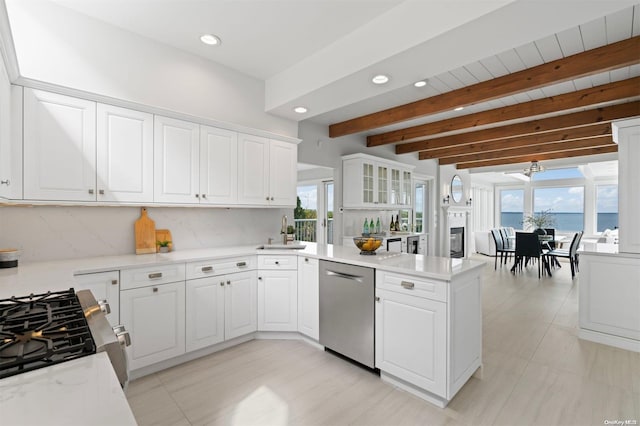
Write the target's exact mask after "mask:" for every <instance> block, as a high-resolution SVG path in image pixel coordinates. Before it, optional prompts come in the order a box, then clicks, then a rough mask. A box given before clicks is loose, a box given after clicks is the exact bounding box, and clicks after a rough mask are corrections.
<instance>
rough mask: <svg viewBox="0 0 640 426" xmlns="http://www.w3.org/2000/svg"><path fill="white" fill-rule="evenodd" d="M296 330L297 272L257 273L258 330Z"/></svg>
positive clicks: (272, 271) (271, 271)
mask: <svg viewBox="0 0 640 426" xmlns="http://www.w3.org/2000/svg"><path fill="white" fill-rule="evenodd" d="M297 329H298V273H297V271H295V270H293V271H292V270H289V271H277V270H265V271H259V272H258V330H261V331H296V330H297Z"/></svg>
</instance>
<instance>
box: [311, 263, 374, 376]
mask: <svg viewBox="0 0 640 426" xmlns="http://www.w3.org/2000/svg"><path fill="white" fill-rule="evenodd" d="M374 303H375V274H374V269H372V268H365V267H361V266H354V265H347V264H344V263H338V262H331V261H326V260H321V261H320V344H321V345H323V346H325V347H326V348H328V349H330V350H332V351H335V352H337V353H339V354H342V355H344V356H346V357H348V358H351V359H353V360H355V361H357V362H359V363H361V364H363V365H365V366H367V367H369V368H375V357H374V351H375V346H374V331H375V330H374V318H375V306H374Z"/></svg>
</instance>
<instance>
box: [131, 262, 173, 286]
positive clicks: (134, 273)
mask: <svg viewBox="0 0 640 426" xmlns="http://www.w3.org/2000/svg"><path fill="white" fill-rule="evenodd" d="M184 279H185V266H184V263H175V264H171V265H156V266H147V267H144V268H135V269H123V270H121V271H120V290H129V289H132V288H140V287H147V286H150V285H157V284H166V283H173V282H178V281H184Z"/></svg>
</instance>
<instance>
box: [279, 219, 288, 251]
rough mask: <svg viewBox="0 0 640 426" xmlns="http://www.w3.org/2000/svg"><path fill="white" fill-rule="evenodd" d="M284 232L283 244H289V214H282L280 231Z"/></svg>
mask: <svg viewBox="0 0 640 426" xmlns="http://www.w3.org/2000/svg"><path fill="white" fill-rule="evenodd" d="M280 233H281V234H282V244H284V245H286V244H287V215H283V216H282V230H281V231H280Z"/></svg>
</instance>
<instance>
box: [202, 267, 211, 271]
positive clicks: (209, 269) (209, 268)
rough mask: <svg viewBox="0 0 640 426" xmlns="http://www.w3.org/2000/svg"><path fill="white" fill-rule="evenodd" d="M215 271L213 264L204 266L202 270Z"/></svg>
mask: <svg viewBox="0 0 640 426" xmlns="http://www.w3.org/2000/svg"><path fill="white" fill-rule="evenodd" d="M211 271H213V266H203V267H202V272H211Z"/></svg>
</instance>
